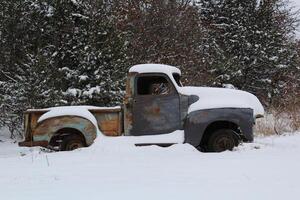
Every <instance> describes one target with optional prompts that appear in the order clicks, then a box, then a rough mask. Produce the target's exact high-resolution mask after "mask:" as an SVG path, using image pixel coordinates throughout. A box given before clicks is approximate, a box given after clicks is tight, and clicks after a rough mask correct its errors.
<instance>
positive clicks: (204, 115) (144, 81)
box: [19, 64, 264, 152]
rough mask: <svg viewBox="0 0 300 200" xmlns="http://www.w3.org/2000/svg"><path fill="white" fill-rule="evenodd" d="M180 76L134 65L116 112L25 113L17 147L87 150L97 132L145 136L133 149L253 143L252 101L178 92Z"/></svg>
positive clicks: (231, 92)
mask: <svg viewBox="0 0 300 200" xmlns="http://www.w3.org/2000/svg"><path fill="white" fill-rule="evenodd" d="M180 76H181V71H180V70H179V69H178V68H176V67H173V66H169V65H161V64H142V65H135V66H133V67H131V68H130V70H129V73H128V77H127V85H126V94H125V97H124V103H123V105H122V106H120V107H112V108H109V107H92V106H77V107H72V106H71V107H56V108H49V109H31V110H27V111H26V112H25V121H24V124H25V141H23V142H20V143H19V145H20V146H43V147H48V148H52V149H57V150H73V149H76V148H80V147H85V146H89V145H91V144H92V143H93V142H94V140H95V138H96V137H97V133H98V134H99V132H100V134H103V135H105V136H107V137H116V136H124V137H125V136H127V137H130V136H138V137H140V136H151V137H144V138H152V139H151V140H149V141H147V139H146V140H142V142H141V141H140V142H137V144H136V145H151V144H155V145H161V146H169V145H172V144H174V143H189V144H191V145H193V146H194V147H196V148H197V149H199V150H201V151H208V152H221V151H224V150H231V149H233V148H234V147H235V146H237V145H238V144H239V143H240V142H241V141H245V142H251V141H253V125H254V124H255V120H256V118H259V117H263V115H264V109H263V106H262V104H261V103H260V101H259V100H258V99H257V98H256V97H255V96H254V95H252V94H250V93H248V92H245V91H240V90H235V89H226V88H210V87H183V86H182V84H181V82H180ZM84 109H85V110H86V112H85V111H84ZM99 130H100V131H99ZM176 130H182V131H179V132H181V133H182V139H181V140H174V138H173V137H174V136H173V134H172V133H175V132H176V134H177V138H178V131H176ZM162 136H165V137H162ZM155 137H156V138H157V139H156V140H153V138H155ZM131 138H137V137H131ZM160 138H162V139H161V140H160Z"/></svg>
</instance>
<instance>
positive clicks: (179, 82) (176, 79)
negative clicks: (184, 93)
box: [173, 73, 182, 87]
mask: <svg viewBox="0 0 300 200" xmlns="http://www.w3.org/2000/svg"><path fill="white" fill-rule="evenodd" d="M173 78H174V79H175V81H176V83H177V85H178V86H179V87H182V83H181V81H180V75H179V74H176V73H174V74H173Z"/></svg>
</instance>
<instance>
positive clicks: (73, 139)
mask: <svg viewBox="0 0 300 200" xmlns="http://www.w3.org/2000/svg"><path fill="white" fill-rule="evenodd" d="M85 146H86V144H85V141H84V139H83V138H82V137H81V136H80V135H77V134H71V135H67V136H64V137H63V140H62V142H61V144H60V150H61V151H72V150H75V149H78V148H82V147H85Z"/></svg>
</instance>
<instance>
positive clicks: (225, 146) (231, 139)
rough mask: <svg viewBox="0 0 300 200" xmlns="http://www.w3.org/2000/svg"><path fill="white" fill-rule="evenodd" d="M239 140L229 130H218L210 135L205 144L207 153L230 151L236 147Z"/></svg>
mask: <svg viewBox="0 0 300 200" xmlns="http://www.w3.org/2000/svg"><path fill="white" fill-rule="evenodd" d="M238 144H239V140H238V137H237V136H236V133H235V132H234V131H233V130H231V129H220V130H217V131H215V132H213V133H212V134H211V136H210V137H209V139H208V143H207V150H208V151H209V152H222V151H226V150H230V151H231V150H232V149H233V148H234V147H235V146H238Z"/></svg>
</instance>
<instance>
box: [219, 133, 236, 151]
mask: <svg viewBox="0 0 300 200" xmlns="http://www.w3.org/2000/svg"><path fill="white" fill-rule="evenodd" d="M214 147H215V150H216V152H221V151H226V150H232V149H233V147H234V141H233V140H232V138H230V137H226V136H221V137H219V138H217V139H216V140H215V143H214Z"/></svg>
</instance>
